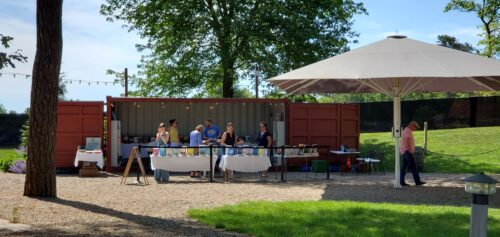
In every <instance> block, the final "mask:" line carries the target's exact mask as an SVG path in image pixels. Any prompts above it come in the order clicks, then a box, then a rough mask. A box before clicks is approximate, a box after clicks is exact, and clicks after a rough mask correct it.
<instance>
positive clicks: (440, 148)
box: [360, 126, 500, 173]
mask: <svg viewBox="0 0 500 237" xmlns="http://www.w3.org/2000/svg"><path fill="white" fill-rule="evenodd" d="M414 136H415V142H416V145H417V146H422V147H423V144H424V133H423V131H415V132H414ZM360 148H361V152H367V151H370V150H377V151H383V152H385V161H384V166H385V167H386V170H394V143H393V140H392V137H391V133H389V132H384V133H362V134H361V137H360ZM427 149H428V150H429V151H430V152H429V153H427V155H426V156H425V160H424V172H440V173H478V172H480V171H485V172H487V173H500V126H498V127H480V128H460V129H443V130H429V131H428V143H427ZM495 149H497V150H496V151H494V152H490V153H487V154H481V153H484V152H487V151H491V150H495ZM437 153H441V154H448V155H457V156H446V155H441V154H437ZM477 154H480V155H477ZM470 155H476V156H470Z"/></svg>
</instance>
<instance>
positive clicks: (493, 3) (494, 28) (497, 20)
mask: <svg viewBox="0 0 500 237" xmlns="http://www.w3.org/2000/svg"><path fill="white" fill-rule="evenodd" d="M499 9H500V0H479V1H477V0H451V1H450V2H449V3H448V4H447V5H446V7H445V9H444V11H445V12H448V11H451V10H456V11H461V12H470V13H475V14H476V16H477V17H478V18H479V19H480V20H481V22H482V24H483V25H482V29H483V31H484V33H483V34H482V35H483V39H482V40H481V41H479V43H480V44H481V45H484V46H485V48H484V52H483V55H485V56H487V57H490V58H491V57H498V56H499V55H500V13H499Z"/></svg>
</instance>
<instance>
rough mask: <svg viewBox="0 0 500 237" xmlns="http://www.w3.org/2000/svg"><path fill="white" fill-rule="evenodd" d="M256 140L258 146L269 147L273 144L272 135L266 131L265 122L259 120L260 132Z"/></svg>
mask: <svg viewBox="0 0 500 237" xmlns="http://www.w3.org/2000/svg"><path fill="white" fill-rule="evenodd" d="M258 141H259V143H258V146H263V147H268V148H269V147H271V146H272V145H273V136H272V135H271V133H269V131H268V128H267V123H264V122H260V134H259V139H258Z"/></svg>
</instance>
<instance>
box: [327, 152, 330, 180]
mask: <svg viewBox="0 0 500 237" xmlns="http://www.w3.org/2000/svg"><path fill="white" fill-rule="evenodd" d="M326 149H327V150H326V179H330V145H328V146H327V148H326Z"/></svg>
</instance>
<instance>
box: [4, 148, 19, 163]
mask: <svg viewBox="0 0 500 237" xmlns="http://www.w3.org/2000/svg"><path fill="white" fill-rule="evenodd" d="M13 155H17V153H16V150H14V149H11V148H0V160H1V159H5V158H10V157H11V156H13Z"/></svg>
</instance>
